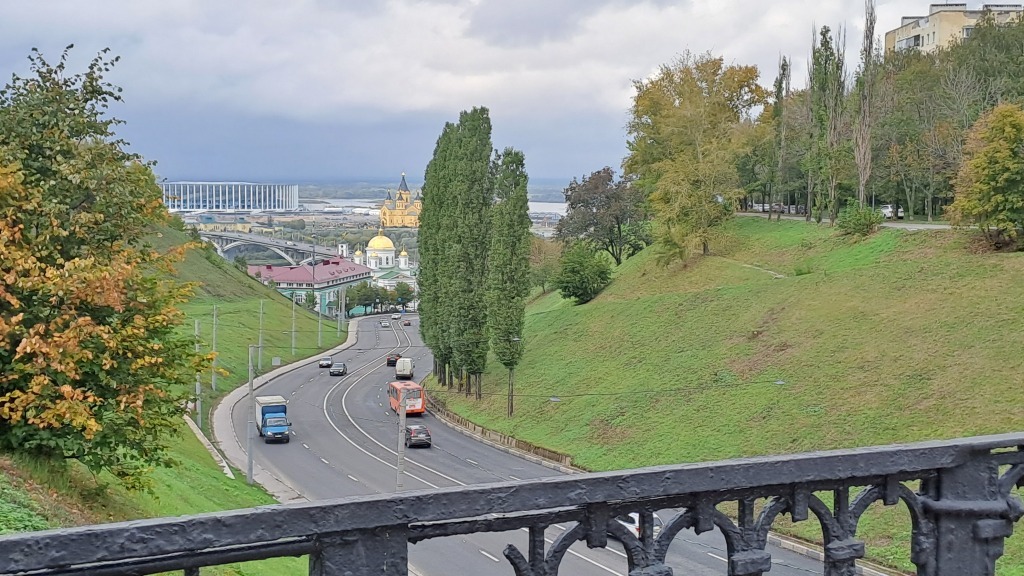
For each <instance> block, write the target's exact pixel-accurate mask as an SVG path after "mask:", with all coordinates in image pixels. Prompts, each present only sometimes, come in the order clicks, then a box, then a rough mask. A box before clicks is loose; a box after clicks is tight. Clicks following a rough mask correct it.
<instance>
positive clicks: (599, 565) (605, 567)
mask: <svg viewBox="0 0 1024 576" xmlns="http://www.w3.org/2000/svg"><path fill="white" fill-rule="evenodd" d="M520 530H522V531H523V532H529V531H530V529H529V528H520ZM544 541H545V542H547V543H548V544H554V543H555V541H554V540H552V539H550V538H545V539H544ZM605 550H609V551H611V552H615V553H616V554H618V555H619V556H622V557H623V558H625V557H626V555H625V554H623V553H622V552H619V551H617V550H613V549H611V548H605ZM566 552H568V553H569V554H572V555H573V556H575V557H577V558H579V559H580V560H583V561H585V562H590V563H591V564H593V565H594V566H597V567H598V568H600V569H601V570H604V571H605V572H611V573H612V574H615V575H616V576H621V575H620V574H619V573H618V572H616V571H615V570H612V569H611V568H609V567H607V566H605V565H604V564H601V563H600V562H597V561H596V560H591V559H590V558H587V557H586V556H584V555H583V554H580V553H579V552H577V551H575V550H573V549H571V548H570V549H569V550H566Z"/></svg>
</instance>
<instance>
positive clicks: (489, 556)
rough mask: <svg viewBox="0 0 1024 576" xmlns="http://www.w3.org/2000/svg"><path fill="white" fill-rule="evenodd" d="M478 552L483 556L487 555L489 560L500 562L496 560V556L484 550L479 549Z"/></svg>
mask: <svg viewBox="0 0 1024 576" xmlns="http://www.w3.org/2000/svg"><path fill="white" fill-rule="evenodd" d="M480 553H481V554H483V555H484V556H487V557H488V558H490V559H491V560H494V561H495V562H501V560H498V559H497V558H495V557H494V556H491V555H490V554H488V553H487V552H484V551H483V550H480Z"/></svg>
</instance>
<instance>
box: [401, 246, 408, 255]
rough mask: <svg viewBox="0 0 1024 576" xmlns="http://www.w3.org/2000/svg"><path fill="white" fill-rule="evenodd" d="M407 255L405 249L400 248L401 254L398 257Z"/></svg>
mask: <svg viewBox="0 0 1024 576" xmlns="http://www.w3.org/2000/svg"><path fill="white" fill-rule="evenodd" d="M408 255H409V253H408V252H406V251H405V248H402V253H401V254H399V256H408Z"/></svg>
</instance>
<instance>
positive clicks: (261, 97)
mask: <svg viewBox="0 0 1024 576" xmlns="http://www.w3.org/2000/svg"><path fill="white" fill-rule="evenodd" d="M927 7H928V3H927V2H924V1H920V0H890V1H885V0H879V3H878V30H879V32H880V33H882V32H884V31H885V30H889V29H892V28H894V27H896V26H898V25H899V19H900V16H902V15H904V14H916V13H921V12H924V11H927ZM863 10H864V7H863V2H860V1H857V2H853V1H850V0H821V1H812V0H773V1H772V2H747V1H742V0H689V1H687V2H676V1H671V0H586V1H584V0H559V1H557V2H552V1H549V0H519V1H517V2H504V1H500V0H415V1H413V0H388V1H384V0H336V1H333V2H323V1H321V0H289V1H288V2H277V1H274V0H249V1H247V2H245V3H244V5H243V4H239V3H235V2H227V1H225V0H166V1H164V2H137V1H131V0H103V2H100V1H99V0H39V1H38V2H7V3H5V5H4V8H3V17H2V18H0V72H2V73H3V74H5V75H6V76H7V77H8V78H9V77H10V74H11V73H16V74H18V75H20V76H23V77H24V76H28V75H29V74H30V71H29V69H28V60H27V56H28V55H29V53H30V51H31V50H32V48H33V47H36V48H39V49H40V50H41V51H42V53H43V55H44V57H46V58H47V59H48V60H49V61H50V62H56V61H58V60H59V58H60V55H61V51H62V50H63V49H64V47H65V46H67V45H68V44H75V48H74V49H73V50H72V51H71V56H70V58H69V61H68V71H69V73H77V72H81V71H83V70H85V68H86V66H87V65H88V62H89V60H90V59H92V57H93V56H94V55H95V54H96V53H97V52H99V51H100V50H102V49H104V48H107V47H109V48H110V49H111V54H112V55H115V56H119V57H121V61H120V62H119V63H117V64H116V65H115V66H114V68H113V69H112V70H111V71H110V72H109V73H108V74H107V75H106V79H107V80H109V81H110V82H112V83H114V84H115V85H118V86H120V87H122V88H123V89H124V92H123V97H124V102H123V103H114V104H113V106H112V108H111V112H112V114H113V115H114V116H116V117H118V118H120V119H122V120H124V121H125V122H126V124H124V125H122V126H117V127H115V129H116V131H117V134H118V135H119V136H121V137H123V138H125V139H126V140H128V141H129V142H131V146H130V149H131V150H132V151H134V152H137V153H139V154H141V155H142V156H143V157H145V158H146V159H148V160H154V161H156V162H157V164H156V172H157V174H158V175H159V177H160V178H161V179H162V178H167V179H169V180H185V179H189V180H218V181H220V180H237V179H245V180H254V181H266V182H282V183H284V182H296V181H310V182H337V181H351V180H354V179H356V180H357V179H360V178H388V177H390V176H391V174H394V175H395V177H396V178H397V176H398V174H399V173H400V172H402V171H405V172H406V173H407V174H408V175H409V176H410V177H413V178H416V179H421V178H422V176H423V169H424V168H425V167H426V165H427V163H428V162H429V160H430V157H431V155H432V153H433V149H434V145H435V143H436V141H437V138H438V136H439V135H440V133H441V131H442V129H443V127H444V125H445V123H446V122H455V121H457V120H458V115H459V112H460V111H461V110H466V109H469V108H471V107H473V106H486V107H487V108H488V109H489V110H490V112H491V119H492V122H493V126H494V132H493V143H494V146H495V148H497V149H499V150H500V149H503V148H504V147H506V146H512V147H515V148H517V149H520V150H522V151H523V152H524V154H525V157H526V169H527V172H528V173H529V174H530V176H531V177H532V178H534V179H557V180H564V181H565V182H568V181H569V180H570V179H572V178H573V177H581V176H583V175H586V174H590V173H591V172H594V171H596V170H600V169H601V168H603V167H604V166H611V167H612V168H614V169H616V171H618V170H619V168H620V166H621V163H622V159H623V157H624V156H625V155H626V152H627V148H626V143H627V139H628V135H627V133H626V125H627V123H628V121H629V109H630V105H631V102H632V96H633V82H634V81H635V80H639V79H644V78H648V77H650V76H651V75H652V74H655V73H657V71H658V69H659V67H660V66H662V65H666V64H670V63H671V62H673V61H674V60H675V59H676V58H677V57H678V56H679V55H680V54H682V53H684V52H686V51H691V52H695V53H701V52H705V51H710V52H712V53H713V54H716V55H721V56H722V57H723V58H724V59H725V60H726V62H729V63H733V62H735V63H739V64H755V65H757V66H758V67H759V68H760V70H761V82H762V83H763V84H764V85H766V86H768V85H771V83H772V81H773V79H774V76H775V73H776V65H777V62H778V58H779V56H780V55H786V56H790V57H792V58H793V71H792V77H793V81H794V86H800V85H802V84H803V82H804V79H805V78H806V60H807V54H808V53H809V50H810V43H811V37H812V34H811V32H812V27H813V26H814V25H815V24H817V25H819V26H820V25H824V24H827V25H830V26H833V27H834V26H837V25H845V26H846V34H847V46H846V48H847V57H848V61H849V62H851V63H853V62H855V61H856V59H857V50H858V47H859V44H860V42H859V36H860V30H861V28H862V26H863V24H862V20H863Z"/></svg>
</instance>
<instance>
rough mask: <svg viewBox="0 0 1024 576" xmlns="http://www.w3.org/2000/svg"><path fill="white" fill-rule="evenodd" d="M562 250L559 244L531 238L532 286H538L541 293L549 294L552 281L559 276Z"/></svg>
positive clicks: (535, 237)
mask: <svg viewBox="0 0 1024 576" xmlns="http://www.w3.org/2000/svg"><path fill="white" fill-rule="evenodd" d="M561 258H562V248H561V246H559V244H558V243H556V242H553V241H551V240H548V239H545V238H540V237H539V236H531V237H530V285H531V286H537V287H539V288H540V290H541V292H547V291H548V290H549V289H550V287H551V281H552V280H553V279H554V278H555V276H557V275H558V270H559V268H560V266H561V262H560V261H561Z"/></svg>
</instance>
